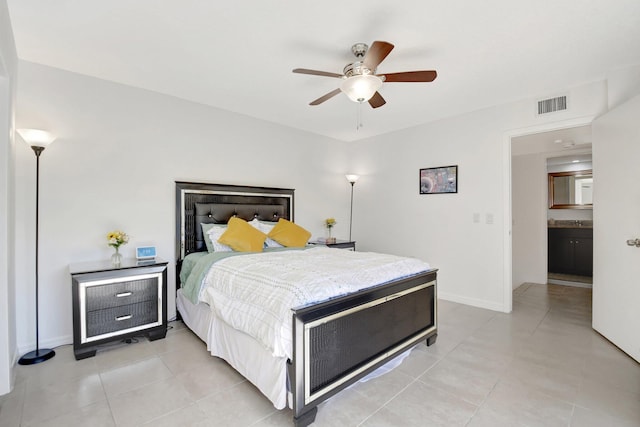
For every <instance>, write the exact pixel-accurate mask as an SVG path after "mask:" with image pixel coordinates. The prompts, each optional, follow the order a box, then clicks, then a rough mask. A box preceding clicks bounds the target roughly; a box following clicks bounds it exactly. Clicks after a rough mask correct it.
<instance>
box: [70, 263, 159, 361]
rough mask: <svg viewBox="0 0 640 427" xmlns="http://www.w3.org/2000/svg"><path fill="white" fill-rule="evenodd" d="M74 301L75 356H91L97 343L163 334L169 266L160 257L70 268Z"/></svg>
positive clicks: (79, 265)
mask: <svg viewBox="0 0 640 427" xmlns="http://www.w3.org/2000/svg"><path fill="white" fill-rule="evenodd" d="M69 272H70V273H71V286H72V298H73V352H74V354H75V357H76V360H80V359H85V358H87V357H91V356H94V355H95V354H96V349H97V347H98V346H99V345H100V344H104V343H106V342H109V341H119V340H123V339H127V338H131V337H133V336H137V335H146V336H147V337H148V338H149V340H151V341H153V340H156V339H159V338H164V337H165V335H166V334H167V262H166V261H164V260H161V259H159V258H155V259H153V260H144V261H137V260H135V259H123V260H122V263H121V264H120V265H119V266H117V267H116V266H114V265H112V264H111V261H107V260H105V261H98V262H85V263H79V264H72V265H70V266H69Z"/></svg>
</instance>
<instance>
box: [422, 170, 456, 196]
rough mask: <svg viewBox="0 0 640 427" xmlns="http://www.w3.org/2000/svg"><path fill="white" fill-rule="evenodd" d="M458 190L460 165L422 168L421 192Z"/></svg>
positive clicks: (438, 192)
mask: <svg viewBox="0 0 640 427" xmlns="http://www.w3.org/2000/svg"><path fill="white" fill-rule="evenodd" d="M457 192H458V165H455V166H441V167H437V168H425V169H420V194H443V193H457Z"/></svg>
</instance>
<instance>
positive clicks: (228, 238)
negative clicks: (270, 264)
mask: <svg viewBox="0 0 640 427" xmlns="http://www.w3.org/2000/svg"><path fill="white" fill-rule="evenodd" d="M266 239H267V235H266V234H264V233H263V232H262V231H260V230H258V229H256V228H255V227H252V226H251V225H249V223H248V222H247V221H245V220H243V219H240V218H235V217H234V218H231V219H230V220H229V223H228V224H227V231H225V232H224V233H223V234H222V236H220V238H219V239H218V242H219V243H222V244H223V245H227V246H229V247H230V248H231V249H233V250H234V251H237V252H262V248H263V247H264V241H265V240H266Z"/></svg>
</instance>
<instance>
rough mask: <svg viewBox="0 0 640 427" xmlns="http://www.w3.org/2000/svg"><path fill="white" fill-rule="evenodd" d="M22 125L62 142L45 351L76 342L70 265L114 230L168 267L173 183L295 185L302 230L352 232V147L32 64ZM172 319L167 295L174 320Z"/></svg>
mask: <svg viewBox="0 0 640 427" xmlns="http://www.w3.org/2000/svg"><path fill="white" fill-rule="evenodd" d="M19 74H20V81H19V85H18V105H17V118H16V121H17V125H18V127H40V128H43V129H46V130H49V131H51V132H54V133H55V134H57V135H58V140H56V142H54V143H53V144H52V145H51V146H50V147H49V148H47V149H46V150H45V151H44V153H43V154H42V156H41V158H40V301H41V313H40V337H41V345H46V346H55V345H57V344H61V343H70V342H71V341H72V327H71V326H72V314H71V283H70V277H69V274H68V265H69V264H71V263H76V262H82V261H88V260H95V259H106V258H108V257H109V256H110V254H111V249H110V248H109V247H108V246H107V244H106V238H105V235H106V233H107V232H108V231H110V230H113V229H115V228H120V229H123V230H124V231H126V232H127V233H129V235H130V236H131V241H130V243H129V244H128V245H126V246H124V247H123V248H122V249H123V250H124V251H123V253H124V255H125V256H133V251H134V248H135V246H136V244H137V243H142V242H144V243H151V244H155V245H157V247H158V254H159V256H161V257H162V258H164V259H166V260H169V261H171V263H170V267H169V272H168V277H169V295H174V292H175V283H174V277H175V270H174V262H173V261H174V260H175V255H174V233H175V226H174V224H175V223H174V219H175V218H174V197H175V187H174V181H175V180H184V181H197V182H215V183H227V184H247V185H261V186H274V187H286V188H295V189H296V212H295V219H296V222H298V223H300V224H301V225H303V226H304V227H306V228H308V229H309V230H310V231H312V232H313V233H314V235H316V236H322V235H323V229H322V221H323V219H324V218H326V217H327V216H335V217H336V219H337V220H338V225H337V226H336V230H335V232H336V235H337V236H338V237H340V236H346V235H347V234H348V222H349V221H348V215H349V205H348V203H349V189H350V186H349V183H348V182H347V181H346V179H345V178H344V173H346V172H347V171H348V170H347V167H346V155H345V154H344V152H343V150H344V144H345V143H342V142H338V141H335V140H331V139H328V138H325V137H320V136H317V135H312V134H309V133H305V132H302V131H299V130H294V129H290V128H285V127H282V126H279V125H275V124H271V123H267V122H263V121H259V120H256V119H252V118H250V117H247V116H242V115H239V114H235V113H230V112H225V111H222V110H218V109H214V108H210V107H206V106H203V105H200V104H195V103H192V102H186V101H183V100H180V99H177V98H173V97H169V96H164V95H160V94H157V93H153V92H149V91H145V90H140V89H136V88H132V87H127V86H123V85H119V84H115V83H111V82H107V81H103V80H99V79H95V78H91V77H87V76H82V75H78V74H74V73H70V72H66V71H62V70H59V69H53V68H49V67H46V66H42V65H37V64H33V63H28V62H22V61H21V62H20V63H19ZM16 152H17V153H16V154H17V159H16V172H17V179H16V194H17V200H16V210H17V218H18V221H17V224H16V233H17V241H18V245H17V259H18V262H17V275H18V281H19V282H20V283H21V286H20V287H19V289H18V295H17V308H18V319H17V322H18V328H17V334H18V335H17V336H18V345H19V347H20V349H21V350H27V349H30V348H29V347H30V346H31V345H33V343H34V340H35V337H34V332H33V331H34V330H35V326H34V311H33V310H34V307H33V305H34V304H33V281H34V273H33V271H34V268H33V259H34V250H33V247H34V244H33V242H34V215H35V214H34V208H35V206H34V205H35V201H34V197H35V195H34V193H35V156H34V154H33V152H32V150H31V149H30V148H29V147H28V146H27V144H25V143H23V142H18V143H17V146H16ZM174 315H175V307H174V302H173V301H172V300H171V299H170V303H169V317H173V316H174Z"/></svg>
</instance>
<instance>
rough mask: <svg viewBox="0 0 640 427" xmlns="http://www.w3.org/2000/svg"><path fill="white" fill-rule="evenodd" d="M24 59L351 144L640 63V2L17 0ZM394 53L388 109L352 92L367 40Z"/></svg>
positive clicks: (387, 64) (14, 16) (388, 65)
mask: <svg viewBox="0 0 640 427" xmlns="http://www.w3.org/2000/svg"><path fill="white" fill-rule="evenodd" d="M7 3H8V5H9V12H10V16H11V20H12V25H13V30H14V34H15V39H16V45H17V49H18V56H19V58H20V59H23V60H27V61H32V62H37V63H41V64H45V65H49V66H52V67H57V68H61V69H65V70H70V71H74V72H77V73H82V74H86V75H90V76H95V77H99V78H102V79H106V80H112V81H115V82H119V83H123V84H126V85H131V86H136V87H140V88H145V89H148V90H152V91H156V92H161V93H164V94H168V95H173V96H176V97H179V98H184V99H187V100H192V101H195V102H199V103H202V104H207V105H211V106H214V107H218V108H222V109H225V110H230V111H234V112H238V113H242V114H246V115H248V116H252V117H255V118H259V119H263V120H267V121H270V122H275V123H280V124H283V125H286V126H291V127H294V128H299V129H303V130H306V131H310V132H314V133H317V134H321V135H326V136H329V137H332V138H336V139H340V140H345V141H351V140H356V139H361V138H365V137H369V136H373V135H378V134H382V133H387V132H391V131H394V130H398V129H402V128H406V127H411V126H415V125H418V124H421V123H425V122H429V121H433V120H437V119H440V118H444V117H449V116H453V115H457V114H460V113H463V112H468V111H473V110H477V109H480V108H484V107H487V106H491V105H496V104H501V103H506V102H511V101H515V100H519V99H524V98H530V97H536V98H542V97H546V96H555V95H556V94H557V93H558V92H559V91H563V90H565V89H567V88H569V87H573V86H577V85H580V84H584V83H589V82H594V81H599V80H603V79H604V78H606V76H607V72H608V71H610V70H612V69H615V68H620V67H625V66H629V65H633V64H638V63H640V1H638V0H561V1H558V0H537V1H524V0H486V1H472V0H466V1H465V0H451V1H446V2H445V1H434V0H405V1H399V2H391V1H380V0H367V1H342V0H341V1H337V0H325V1H322V2H319V1H305V0H279V1H277V0H271V1H269V0H263V1H258V0H254V1H246V0H245V1H226V2H222V1H203V0H182V1H169V0H134V1H132V0H109V1H104V0H100V1H97V0H57V1H49V0H8V1H7ZM374 40H384V41H388V42H391V43H393V44H395V46H396V47H395V49H394V50H393V52H391V54H390V55H389V56H388V57H387V59H386V60H385V61H384V62H383V63H382V64H381V65H380V66H379V68H378V72H380V73H385V72H399V71H410V70H425V69H426V70H430V69H435V70H437V71H438V78H437V79H436V80H435V81H434V82H433V83H385V84H384V85H383V87H382V89H381V90H380V93H381V94H382V95H383V96H384V98H385V99H386V100H387V104H386V105H384V106H383V107H381V108H378V109H376V110H373V109H371V108H370V107H369V106H368V105H367V104H365V105H363V106H362V107H363V108H362V120H363V125H364V127H363V128H361V129H360V130H358V131H356V124H357V115H358V104H356V103H353V102H351V101H349V100H348V98H347V97H346V96H345V95H344V94H339V95H338V96H336V97H334V98H332V99H330V100H329V101H327V102H325V103H324V104H322V105H320V106H316V107H311V106H309V105H308V103H309V102H310V101H312V100H314V99H316V98H318V97H320V96H321V95H324V94H325V93H327V92H330V91H331V90H333V89H335V88H337V87H338V86H339V83H340V80H337V79H335V78H328V77H317V76H310V75H300V74H293V73H292V72H291V70H292V69H294V68H298V67H300V68H311V69H316V70H324V71H329V72H336V73H341V72H342V69H343V68H344V66H345V65H346V64H347V63H350V62H353V60H354V57H353V56H352V54H351V52H350V47H351V45H352V44H354V43H356V42H366V43H368V44H371V42H373V41H374Z"/></svg>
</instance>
